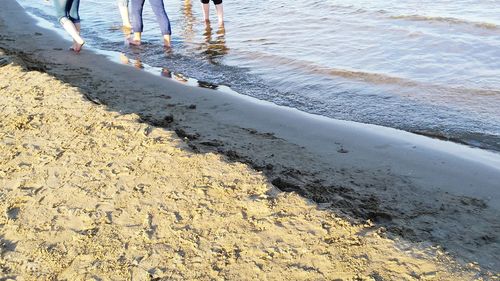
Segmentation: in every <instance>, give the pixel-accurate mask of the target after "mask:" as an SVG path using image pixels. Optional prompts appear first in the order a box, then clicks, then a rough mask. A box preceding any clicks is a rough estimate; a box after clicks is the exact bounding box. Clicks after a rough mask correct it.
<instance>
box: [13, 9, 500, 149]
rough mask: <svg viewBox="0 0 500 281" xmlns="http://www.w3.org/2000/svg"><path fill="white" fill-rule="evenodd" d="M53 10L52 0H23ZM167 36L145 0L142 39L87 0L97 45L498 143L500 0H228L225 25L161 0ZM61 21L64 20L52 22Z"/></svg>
mask: <svg viewBox="0 0 500 281" xmlns="http://www.w3.org/2000/svg"><path fill="white" fill-rule="evenodd" d="M19 2H20V3H21V4H22V5H23V6H24V7H25V8H26V10H28V11H29V12H31V13H32V14H34V15H36V16H39V17H43V18H46V19H49V20H51V21H52V22H54V23H56V22H55V18H54V11H53V8H52V6H51V4H50V2H49V3H47V2H43V1H40V0H19ZM164 3H165V7H166V10H167V13H168V15H169V17H170V20H171V24H172V31H173V34H172V39H173V46H172V49H171V50H170V51H165V49H164V48H163V47H162V41H161V34H160V31H159V28H158V24H157V22H156V18H155V16H154V14H153V12H152V10H151V8H150V6H149V3H148V2H147V1H146V4H145V8H144V33H143V40H144V44H143V46H141V47H140V48H137V47H130V46H129V45H128V44H126V33H124V32H123V31H122V30H121V29H120V28H119V26H120V22H121V20H120V16H119V12H118V8H117V5H116V2H115V1H113V0H109V1H106V0H81V3H80V15H81V17H82V26H83V36H84V37H85V39H86V40H87V41H89V43H90V45H92V46H94V47H97V48H100V49H104V50H112V51H117V52H119V53H121V55H122V56H123V57H126V58H130V59H132V60H134V61H135V62H136V65H137V66H138V67H140V64H141V63H143V64H148V65H151V66H155V67H160V68H162V69H164V70H167V71H172V72H176V73H181V74H182V75H184V76H186V77H191V78H195V79H198V80H200V81H204V82H206V83H207V84H209V85H225V86H228V87H230V88H231V89H233V90H234V91H237V92H238V93H240V94H243V95H249V96H253V97H256V98H259V99H262V100H268V101H271V102H274V103H276V104H279V105H285V106H289V107H294V108H298V109H300V110H302V111H306V112H310V113H313V114H319V115H324V116H327V117H331V118H336V119H343V120H352V121H357V122H363V123H370V124H377V125H382V126H387V127H393V128H398V129H402V130H406V131H410V132H415V133H419V134H426V135H431V136H434V137H439V138H444V139H449V140H453V141H456V142H461V143H465V144H468V145H472V146H476V147H481V148H485V149H490V150H495V151H500V1H498V0H461V1H460V0H454V1H450V0H439V1H436V0H433V1H429V0H408V1H396V0H384V1H381V0H356V1H354V0H322V1H319V0H311V1H284V0H268V1H264V0H255V1H251V2H247V1H229V0H226V1H225V2H224V10H225V28H224V29H221V28H220V27H218V24H217V18H216V16H215V11H214V7H213V5H212V4H211V19H212V21H211V24H210V25H209V26H207V25H206V24H205V22H204V20H203V16H202V13H201V6H200V3H199V2H198V1H190V0H165V1H164ZM55 26H57V25H55Z"/></svg>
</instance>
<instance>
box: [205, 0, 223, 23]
mask: <svg viewBox="0 0 500 281" xmlns="http://www.w3.org/2000/svg"><path fill="white" fill-rule="evenodd" d="M212 1H213V2H214V5H215V10H216V11H217V18H218V19H219V27H223V26H224V8H223V7H222V0H212ZM209 2H210V0H201V6H202V8H203V18H204V19H205V23H206V24H207V23H209V22H210V16H209V9H210V5H209Z"/></svg>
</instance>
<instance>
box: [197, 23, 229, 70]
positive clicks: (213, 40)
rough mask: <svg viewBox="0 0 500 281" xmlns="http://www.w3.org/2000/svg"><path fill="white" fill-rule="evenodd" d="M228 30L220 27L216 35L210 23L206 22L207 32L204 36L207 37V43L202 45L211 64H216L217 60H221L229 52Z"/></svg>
mask: <svg viewBox="0 0 500 281" xmlns="http://www.w3.org/2000/svg"><path fill="white" fill-rule="evenodd" d="M225 35H226V30H225V28H224V26H219V29H218V30H217V32H216V33H215V34H213V32H212V27H211V26H210V22H205V32H204V33H203V36H204V37H205V43H204V44H203V45H202V46H203V49H204V51H203V52H202V53H203V54H205V55H206V58H207V59H208V61H209V62H210V63H213V64H216V63H217V61H216V60H217V59H221V58H222V57H223V56H224V55H226V54H227V53H228V51H229V48H228V47H227V46H226V38H225Z"/></svg>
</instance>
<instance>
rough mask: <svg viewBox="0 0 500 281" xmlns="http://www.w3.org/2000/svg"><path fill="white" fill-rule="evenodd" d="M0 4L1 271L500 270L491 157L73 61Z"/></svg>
mask: <svg viewBox="0 0 500 281" xmlns="http://www.w3.org/2000/svg"><path fill="white" fill-rule="evenodd" d="M2 5H3V7H2V10H0V31H1V33H0V47H1V48H4V52H5V53H2V57H1V58H0V65H2V67H1V68H0V120H1V121H0V122H1V123H0V187H1V189H0V197H1V199H2V200H1V201H0V202H1V203H0V204H1V205H0V209H2V210H4V216H3V217H2V219H1V221H0V239H1V253H0V254H1V259H0V272H1V273H0V274H1V275H0V280H1V279H2V278H13V279H15V278H17V279H18V280H23V279H24V280H35V279H42V280H43V279H57V280H65V279H66V280H92V278H93V279H95V280H127V279H132V280H148V279H154V278H157V279H158V280H161V279H162V278H163V279H165V280H170V279H173V280H181V279H206V280H208V279H214V280H216V279H229V280H249V279H270V280H285V279H293V280H335V279H339V280H376V281H378V280H474V279H486V280H498V279H499V275H498V268H499V266H500V258H499V252H500V246H499V240H498V233H499V232H500V220H499V211H498V210H499V206H498V202H500V201H499V191H498V187H499V186H498V182H500V173H499V166H498V163H500V162H499V160H498V159H499V157H498V156H497V155H495V154H491V153H486V152H482V151H477V150H471V149H469V148H466V147H462V146H458V145H455V144H450V143H445V142H440V141H437V140H430V139H427V138H424V137H420V136H413V135H411V134H405V133H398V132H395V131H394V130H389V129H383V128H377V127H369V126H360V125H356V124H350V125H349V124H347V125H346V124H345V123H342V122H336V121H330V120H328V121H324V120H317V119H316V118H304V116H303V114H297V113H296V112H293V111H290V110H288V109H283V108H277V107H273V106H271V105H266V104H264V105H262V104H259V103H256V102H254V101H243V102H242V101H241V99H239V98H236V97H232V96H223V95H221V94H219V93H218V94H214V93H216V92H214V91H210V90H203V89H197V88H189V87H186V86H183V85H180V84H176V83H173V82H172V81H169V80H167V79H163V78H160V77H156V76H153V75H150V74H148V73H144V72H140V71H136V70H135V69H132V68H130V67H127V66H121V65H116V64H112V63H109V62H107V61H106V59H105V58H103V57H102V56H100V55H97V54H94V53H92V52H90V51H88V50H86V51H85V52H83V53H82V54H81V55H79V56H74V55H73V54H71V53H70V52H66V51H63V50H62V48H63V47H65V46H66V44H67V42H65V41H64V40H61V39H60V38H59V37H58V36H57V35H56V34H54V33H52V32H50V31H47V30H45V29H43V28H40V27H37V26H34V25H33V22H32V20H30V19H29V18H28V17H27V16H26V15H25V14H24V13H23V11H22V9H21V8H20V7H19V6H18V5H17V3H15V2H14V1H8V2H6V3H3V4H2ZM12 15H16V17H12ZM7 17H8V18H9V19H10V20H9V21H5V19H6V18H7ZM146 85H147V86H146ZM373 130H376V132H375V131H373ZM302 135H305V136H302ZM283 191H285V192H283Z"/></svg>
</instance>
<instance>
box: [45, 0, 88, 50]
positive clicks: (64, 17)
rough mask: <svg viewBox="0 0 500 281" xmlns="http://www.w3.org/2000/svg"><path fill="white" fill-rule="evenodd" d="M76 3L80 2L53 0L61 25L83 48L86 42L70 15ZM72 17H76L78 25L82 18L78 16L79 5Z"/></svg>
mask: <svg viewBox="0 0 500 281" xmlns="http://www.w3.org/2000/svg"><path fill="white" fill-rule="evenodd" d="M74 1H78V0H53V4H54V8H55V9H56V16H57V19H58V21H59V23H60V24H61V25H62V27H63V28H64V30H66V32H67V33H68V34H69V35H70V36H71V38H73V40H74V41H75V42H76V43H77V44H78V45H79V46H81V45H83V44H84V43H85V41H84V40H83V39H82V37H80V34H79V31H78V30H77V27H76V26H75V23H74V22H73V20H72V16H71V14H70V12H71V9H72V6H73V2H74ZM72 15H73V16H75V19H74V20H75V21H77V23H78V22H79V21H80V17H79V16H78V3H76V6H75V10H74V11H73V13H72Z"/></svg>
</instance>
